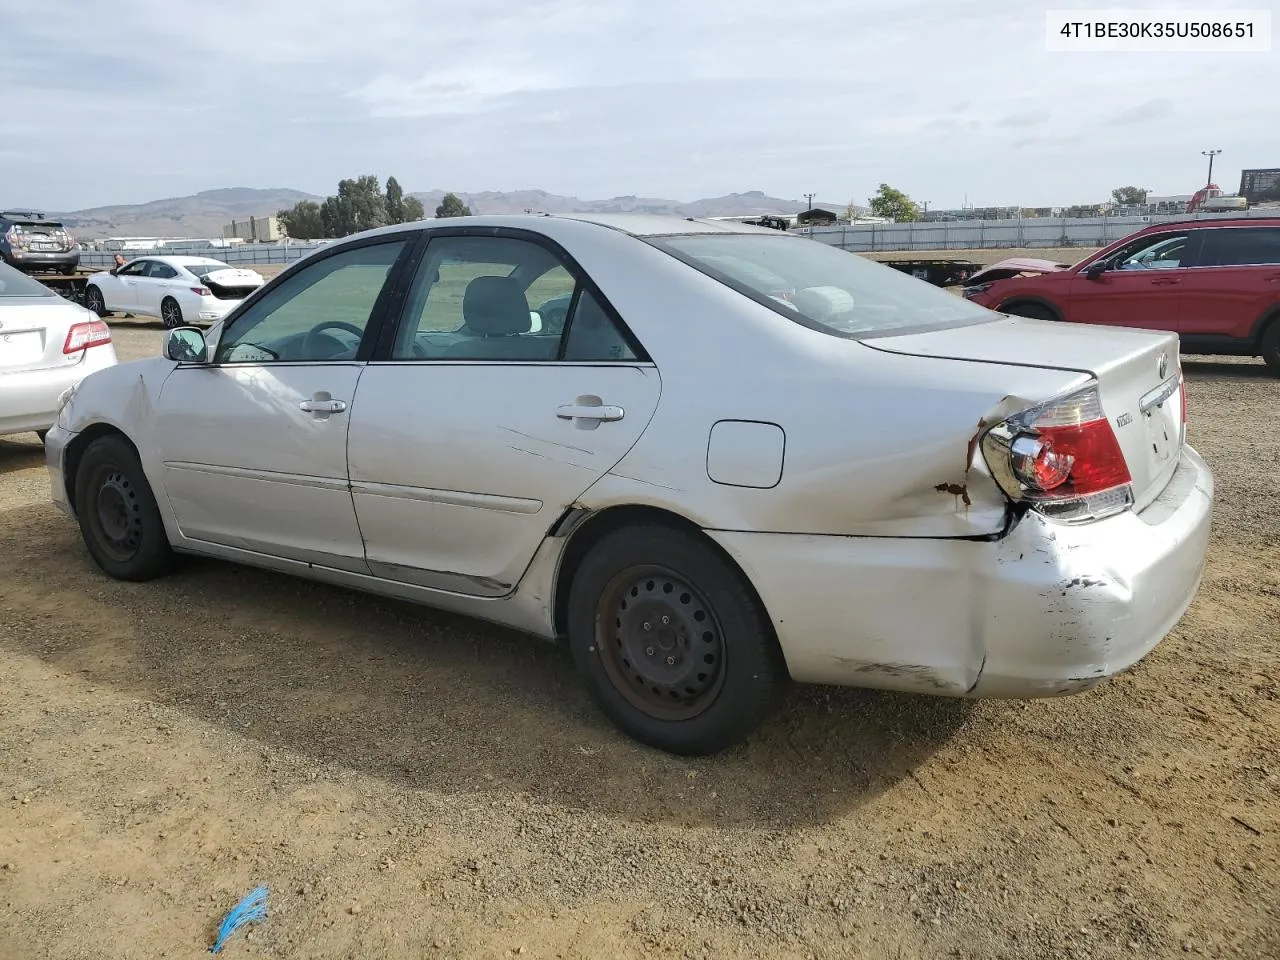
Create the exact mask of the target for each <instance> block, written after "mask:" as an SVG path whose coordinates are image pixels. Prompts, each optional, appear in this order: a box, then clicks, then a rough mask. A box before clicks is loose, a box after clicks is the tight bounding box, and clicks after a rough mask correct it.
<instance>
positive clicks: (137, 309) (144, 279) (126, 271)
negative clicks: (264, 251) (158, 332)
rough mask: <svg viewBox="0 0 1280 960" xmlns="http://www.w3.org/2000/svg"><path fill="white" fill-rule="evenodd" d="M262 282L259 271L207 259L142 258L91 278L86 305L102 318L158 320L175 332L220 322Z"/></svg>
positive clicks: (87, 289) (85, 299) (85, 294)
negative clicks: (124, 316) (118, 315)
mask: <svg viewBox="0 0 1280 960" xmlns="http://www.w3.org/2000/svg"><path fill="white" fill-rule="evenodd" d="M263 282H264V281H263V278H262V274H260V273H258V272H257V271H255V270H242V269H239V268H237V267H233V266H231V265H229V264H226V263H223V262H222V261H221V260H210V259H209V258H207V257H142V258H140V259H137V260H130V261H129V262H128V263H126V264H124V265H123V266H120V267H113V268H112V269H110V270H104V271H102V272H101V273H95V274H93V275H92V276H91V277H89V282H88V285H87V286H86V287H85V291H84V302H85V306H86V307H88V308H89V309H90V310H92V311H93V312H94V313H96V314H98V315H99V316H104V315H106V314H108V313H132V314H134V315H135V316H143V317H159V318H160V319H161V320H162V321H163V322H164V325H165V327H167V328H169V329H173V328H174V327H180V326H182V325H183V324H185V323H195V322H197V321H201V322H205V323H212V322H213V321H215V320H221V319H222V318H223V317H225V316H226V315H227V314H228V313H229V312H230V311H231V310H232V308H234V307H235V306H236V305H238V304H239V303H240V301H241V300H243V299H244V298H245V297H247V296H249V295H250V294H251V293H253V292H254V291H255V290H257V289H258V288H259V287H261V286H262V285H263Z"/></svg>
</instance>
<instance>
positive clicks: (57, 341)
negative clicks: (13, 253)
mask: <svg viewBox="0 0 1280 960" xmlns="http://www.w3.org/2000/svg"><path fill="white" fill-rule="evenodd" d="M115 362H116V353H115V348H114V346H113V345H112V343H111V330H110V329H109V328H108V327H107V325H106V324H105V323H103V322H102V321H101V320H100V319H98V316H97V314H94V313H90V312H89V311H88V310H86V309H85V308H84V307H81V306H78V305H76V304H74V303H72V302H71V301H70V300H67V299H66V298H64V297H60V296H58V294H56V293H54V292H53V291H52V290H50V289H49V288H48V287H46V286H44V284H42V283H40V282H39V281H37V280H33V279H32V278H31V277H28V276H27V275H26V274H24V273H21V272H20V271H18V270H15V269H14V268H13V267H11V266H9V265H8V264H7V263H0V436H5V435H7V434H14V433H29V432H33V431H34V432H35V433H37V434H39V435H40V436H41V437H43V436H44V435H45V432H46V431H47V430H48V429H49V428H50V427H51V426H53V420H54V417H56V416H57V413H58V398H59V396H61V395H62V393H63V391H65V390H67V389H68V388H69V387H71V386H72V385H74V384H75V383H76V382H77V381H79V380H80V379H81V378H83V377H85V376H87V375H88V374H90V373H92V372H93V371H95V370H101V369H102V368H104V367H110V366H114V365H115Z"/></svg>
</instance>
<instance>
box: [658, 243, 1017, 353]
mask: <svg viewBox="0 0 1280 960" xmlns="http://www.w3.org/2000/svg"><path fill="white" fill-rule="evenodd" d="M649 242H650V243H652V244H653V245H654V246H655V247H657V248H658V249H660V250H663V251H665V252H667V253H669V254H671V255H672V256H674V257H675V258H676V259H678V260H681V261H683V262H684V263H686V264H688V265H689V266H691V267H693V268H694V269H695V270H698V271H701V272H702V273H705V274H707V275H708V276H710V277H712V278H714V279H716V280H719V281H720V282H721V283H723V284H724V285H725V286H727V287H730V288H732V289H734V290H736V291H738V292H739V293H741V294H742V295H743V296H745V297H748V298H750V299H751V300H754V301H755V302H756V303H759V304H762V305H764V306H766V307H768V308H769V309H771V310H774V311H775V312H777V313H779V314H781V315H782V316H784V317H787V318H788V319H790V320H793V321H794V322H796V323H799V324H801V325H802V326H806V327H809V328H811V329H814V330H820V331H822V332H823V333H829V334H832V335H833V336H837V337H850V338H862V337H876V336H890V335H894V334H903V333H919V332H922V331H924V330H933V329H939V328H944V327H954V326H961V325H965V324H970V323H982V322H985V321H988V320H992V319H994V315H993V314H992V313H991V312H990V311H988V310H987V309H986V308H985V307H980V306H978V305H977V304H975V303H970V302H969V301H968V300H965V299H963V298H961V297H957V296H955V295H954V294H951V293H948V292H947V291H945V290H943V289H941V288H940V287H935V286H933V285H932V284H930V283H926V282H925V281H923V280H917V279H916V278H914V277H910V276H908V275H907V274H905V273H901V272H900V271H898V270H895V269H893V268H892V267H886V266H884V265H882V264H879V263H876V262H874V261H872V260H868V259H866V258H865V257H860V256H858V255H857V254H855V253H848V252H846V251H844V250H841V249H839V248H838V247H832V246H829V245H827V244H825V243H822V242H820V241H817V240H809V239H807V238H803V237H790V236H786V235H783V234H770V235H763V234H682V235H676V236H666V237H653V238H650V240H649Z"/></svg>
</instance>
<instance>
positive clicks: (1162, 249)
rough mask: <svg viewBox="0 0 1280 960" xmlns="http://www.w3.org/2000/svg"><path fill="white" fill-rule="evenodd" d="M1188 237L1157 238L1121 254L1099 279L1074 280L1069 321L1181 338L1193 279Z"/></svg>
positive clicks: (1175, 234)
mask: <svg viewBox="0 0 1280 960" xmlns="http://www.w3.org/2000/svg"><path fill="white" fill-rule="evenodd" d="M1188 241H1189V234H1188V232H1187V231H1176V232H1169V233H1159V234H1151V235H1149V236H1146V237H1143V238H1142V239H1141V240H1137V241H1134V243H1133V244H1131V245H1130V246H1128V247H1125V248H1123V249H1121V250H1119V251H1118V252H1117V253H1116V255H1115V256H1114V257H1112V258H1111V262H1110V264H1109V266H1108V268H1107V270H1106V271H1105V272H1103V273H1102V274H1100V275H1099V276H1098V277H1097V279H1093V280H1091V279H1089V278H1088V277H1087V276H1085V275H1084V273H1082V272H1081V273H1077V274H1076V275H1075V276H1074V277H1072V279H1071V284H1070V305H1069V308H1068V316H1067V319H1068V320H1071V321H1073V322H1075V323H1100V324H1106V325H1107V326H1113V327H1140V328H1142V329H1144V330H1168V331H1171V332H1175V333H1176V332H1177V331H1178V329H1179V327H1178V324H1179V319H1180V316H1179V312H1180V309H1181V303H1182V291H1183V289H1184V286H1185V282H1186V279H1187V274H1188V270H1187V266H1186V264H1187V262H1188V261H1187V252H1188V247H1189V246H1190V245H1191V244H1190V243H1189V242H1188Z"/></svg>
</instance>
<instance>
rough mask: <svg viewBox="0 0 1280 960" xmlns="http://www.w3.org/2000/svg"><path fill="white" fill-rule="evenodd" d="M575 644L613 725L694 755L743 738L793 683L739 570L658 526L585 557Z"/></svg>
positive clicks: (623, 532)
mask: <svg viewBox="0 0 1280 960" xmlns="http://www.w3.org/2000/svg"><path fill="white" fill-rule="evenodd" d="M569 644H570V647H571V649H572V652H573V657H574V660H575V662H576V663H577V666H578V671H579V673H580V674H581V675H582V678H583V680H584V681H585V683H586V685H587V688H588V690H589V691H590V693H591V695H592V697H593V698H594V699H595V701H596V703H597V704H598V705H599V706H600V708H601V710H602V711H603V712H604V713H605V714H606V715H607V716H608V717H609V719H610V720H612V721H613V722H614V724H616V725H617V726H618V727H619V728H620V729H621V730H622V731H623V732H624V733H626V734H628V735H629V736H631V737H634V738H635V739H636V740H639V741H640V742H642V743H645V744H648V745H649V746H652V747H657V748H658V749H661V750H666V751H668V752H671V753H676V754H683V755H688V756H698V755H707V754H712V753H716V752H718V751H720V750H723V749H725V748H726V747H729V746H731V745H733V744H735V743H737V742H739V741H741V740H743V739H745V738H746V737H747V736H748V735H749V734H750V733H751V732H752V731H753V730H755V728H756V727H757V726H758V725H759V724H760V722H761V721H762V720H763V719H764V717H765V716H766V715H767V714H768V712H769V710H770V709H771V708H772V707H773V705H774V704H775V703H776V701H777V698H778V696H779V694H780V693H781V692H782V690H783V689H784V688H785V686H786V683H787V680H788V676H787V670H786V665H785V663H784V662H783V659H782V653H781V650H780V649H779V647H778V642H777V639H776V637H775V636H774V632H773V628H772V625H771V624H770V622H769V618H768V616H767V615H766V613H765V611H764V610H763V609H762V608H761V606H760V603H759V601H758V600H757V599H756V598H755V596H754V594H753V593H752V591H751V589H750V587H749V586H748V584H747V583H746V581H745V580H744V579H743V577H742V574H741V573H739V572H738V570H737V569H735V568H734V567H733V566H732V565H731V564H730V563H728V562H727V561H726V560H725V559H724V558H723V557H722V556H721V555H720V554H719V552H718V551H716V550H715V549H713V548H712V547H711V546H710V545H708V544H707V543H705V542H704V541H702V540H701V539H699V538H698V537H696V536H694V535H693V534H690V533H685V532H683V531H680V530H677V529H674V528H670V527H666V526H663V525H657V524H655V525H648V524H646V525H636V526H627V527H623V528H621V529H619V530H616V531H614V532H612V533H610V534H608V535H606V536H605V537H604V538H603V539H602V540H601V541H600V542H599V543H598V544H596V545H595V546H594V547H593V548H592V549H591V551H590V552H589V553H588V554H587V556H586V557H585V558H584V559H583V561H582V563H581V565H580V566H579V568H578V570H577V573H576V575H575V577H574V581H573V583H572V585H571V586H570V591H569Z"/></svg>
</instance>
